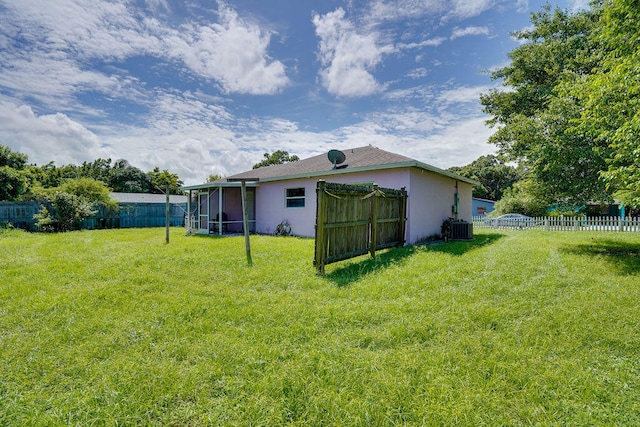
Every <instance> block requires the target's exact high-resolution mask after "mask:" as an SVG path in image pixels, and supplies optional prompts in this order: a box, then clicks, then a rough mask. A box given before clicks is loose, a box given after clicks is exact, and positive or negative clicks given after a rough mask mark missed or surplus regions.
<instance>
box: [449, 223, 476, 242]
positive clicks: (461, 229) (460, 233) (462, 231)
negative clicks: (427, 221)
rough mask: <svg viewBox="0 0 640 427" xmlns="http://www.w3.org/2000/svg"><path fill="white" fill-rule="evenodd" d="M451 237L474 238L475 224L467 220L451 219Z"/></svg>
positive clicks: (460, 238)
mask: <svg viewBox="0 0 640 427" xmlns="http://www.w3.org/2000/svg"><path fill="white" fill-rule="evenodd" d="M451 239H455V240H472V239H473V224H472V223H470V222H466V221H451Z"/></svg>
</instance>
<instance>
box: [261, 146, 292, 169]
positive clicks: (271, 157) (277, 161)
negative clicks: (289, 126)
mask: <svg viewBox="0 0 640 427" xmlns="http://www.w3.org/2000/svg"><path fill="white" fill-rule="evenodd" d="M298 160H300V158H299V157H298V156H296V155H289V153H288V152H287V151H283V150H278V151H274V152H273V153H272V154H269V153H264V160H262V161H261V162H260V163H256V164H255V165H253V169H258V168H261V167H263V166H270V165H281V164H283V163H288V162H297V161H298Z"/></svg>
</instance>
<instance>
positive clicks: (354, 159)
mask: <svg viewBox="0 0 640 427" xmlns="http://www.w3.org/2000/svg"><path fill="white" fill-rule="evenodd" d="M343 153H344V154H345V156H346V160H345V161H344V163H342V164H340V165H338V167H337V168H336V169H335V171H334V169H333V164H332V163H331V162H330V161H329V159H328V158H327V154H326V153H325V154H320V155H317V156H313V157H309V158H307V159H302V160H298V161H296V162H289V163H284V164H281V165H271V166H263V167H261V168H258V169H252V170H250V171H246V172H242V173H239V174H237V175H233V176H230V177H228V178H227V179H240V178H259V179H260V180H261V181H263V180H272V179H273V178H284V179H286V178H287V177H291V176H300V175H309V176H313V175H318V174H325V173H335V172H339V173H348V172H350V171H352V170H353V169H359V168H367V167H371V166H380V165H393V164H397V163H405V162H411V161H413V159H411V158H409V157H406V156H402V155H400V154H394V153H390V152H388V151H384V150H380V149H378V148H375V147H371V146H366V147H359V148H353V149H349V150H344V151H343Z"/></svg>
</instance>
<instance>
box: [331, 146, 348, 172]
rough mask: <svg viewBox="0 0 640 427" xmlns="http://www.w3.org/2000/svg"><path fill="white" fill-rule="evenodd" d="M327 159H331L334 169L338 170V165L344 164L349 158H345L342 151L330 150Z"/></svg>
mask: <svg viewBox="0 0 640 427" xmlns="http://www.w3.org/2000/svg"><path fill="white" fill-rule="evenodd" d="M327 157H328V158H329V161H330V162H331V163H332V164H333V168H334V169H335V168H336V165H339V164H340V163H343V162H344V161H345V159H346V158H347V156H345V155H344V153H343V152H342V151H340V150H329V153H327Z"/></svg>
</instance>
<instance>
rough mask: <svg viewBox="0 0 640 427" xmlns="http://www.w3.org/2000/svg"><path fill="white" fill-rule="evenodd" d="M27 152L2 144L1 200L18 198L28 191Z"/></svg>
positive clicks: (0, 163) (0, 167) (0, 150)
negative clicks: (17, 150) (23, 152)
mask: <svg viewBox="0 0 640 427" xmlns="http://www.w3.org/2000/svg"><path fill="white" fill-rule="evenodd" d="M27 160H28V157H27V155H26V154H22V153H18V152H16V151H13V150H12V149H10V148H9V147H5V146H4V145H0V200H18V199H19V198H20V197H21V196H22V195H23V194H24V193H26V192H27V190H28V186H27V176H26V174H25V168H26V166H27Z"/></svg>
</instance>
